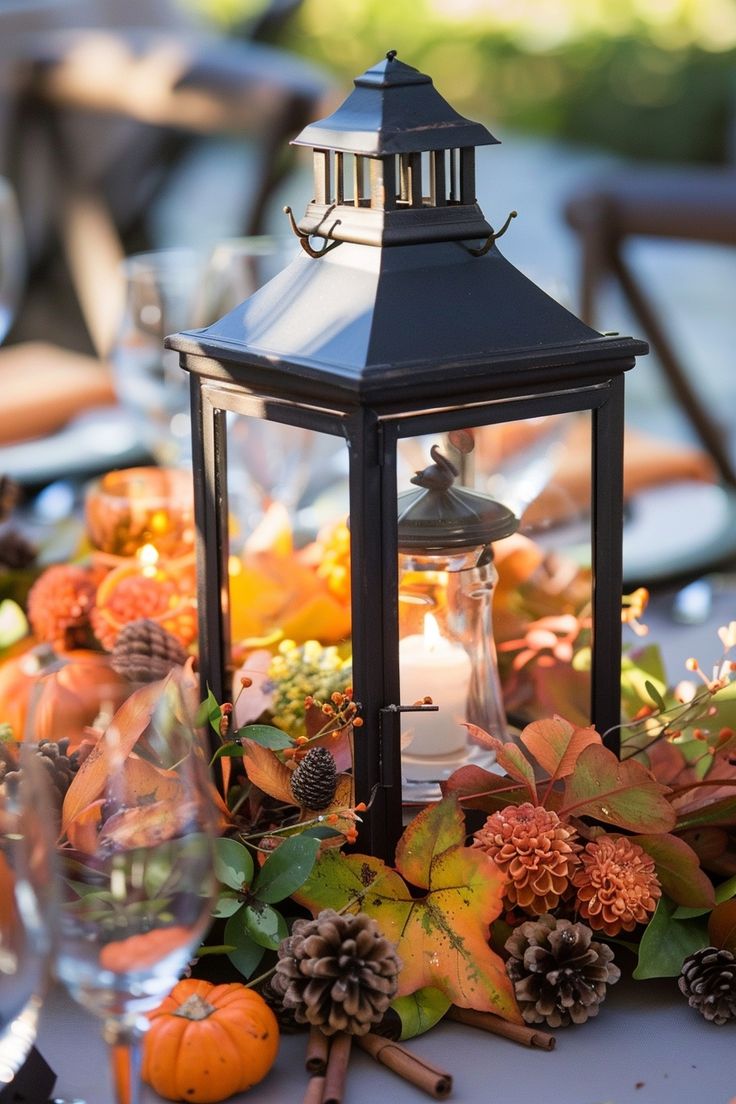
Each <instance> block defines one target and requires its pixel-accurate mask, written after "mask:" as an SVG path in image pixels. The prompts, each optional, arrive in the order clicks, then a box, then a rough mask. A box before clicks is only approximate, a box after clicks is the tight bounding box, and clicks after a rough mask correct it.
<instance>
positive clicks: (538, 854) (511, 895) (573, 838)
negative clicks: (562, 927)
mask: <svg viewBox="0 0 736 1104" xmlns="http://www.w3.org/2000/svg"><path fill="white" fill-rule="evenodd" d="M473 847H480V848H481V849H482V850H483V851H485V852H486V854H487V855H489V856H490V857H491V858H492V859H493V861H494V862H495V864H496V866H498V867H499V869H500V870H502V871H503V873H504V874H506V876H507V877H508V879H509V880H508V884H507V886H506V898H507V900H508V902H509V904H510V905H511V906H512V907H513V906H514V905H518V906H519V908H522V909H524V911H525V912H531V913H532V914H533V915H535V916H541V915H542V914H543V913H545V912H549V911H550V909H553V908H556V907H557V905H558V904H559V902H560V898H561V897H562V895H563V894H564V893H565V891H566V890H567V888H568V885H569V880H570V876H571V874H572V872H573V870H574V869H575V866H576V864H577V861H578V860H577V853H578V851H579V850H580V844H579V843H578V842H577V833H576V831H575V829H574V828H572V827H570V825H568V824H563V822H562V821H561V820H560V818H559V817H558V816H557V813H554V812H552V811H551V810H549V809H545V808H543V807H542V806H534V805H532V804H531V802H529V801H527V802H525V803H524V804H523V805H518V806H517V805H508V806H507V807H506V808H505V809H501V810H500V811H499V812H497V813H492V814H491V816H489V817H488V819H487V820H486V822H485V824H484V825H483V827H482V828H480V829H479V830H478V831H477V832H476V833H475V835H474V837H473Z"/></svg>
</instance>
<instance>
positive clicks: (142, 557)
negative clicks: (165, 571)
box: [136, 544, 158, 577]
mask: <svg viewBox="0 0 736 1104" xmlns="http://www.w3.org/2000/svg"><path fill="white" fill-rule="evenodd" d="M136 557H137V559H138V562H139V563H140V565H141V568H142V570H143V574H144V575H146V576H149V577H150V576H153V575H155V574H156V564H157V563H158V549H157V548H155V547H154V545H152V544H142V545H141V547H140V548H139V549H138V551H137V552H136Z"/></svg>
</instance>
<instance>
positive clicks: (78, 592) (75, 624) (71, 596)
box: [28, 564, 95, 652]
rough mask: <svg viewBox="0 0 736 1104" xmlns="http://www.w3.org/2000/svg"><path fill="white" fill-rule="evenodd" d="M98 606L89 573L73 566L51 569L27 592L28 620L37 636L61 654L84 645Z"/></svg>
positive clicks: (58, 566) (62, 565) (58, 565)
mask: <svg viewBox="0 0 736 1104" xmlns="http://www.w3.org/2000/svg"><path fill="white" fill-rule="evenodd" d="M94 603H95V584H94V581H93V580H92V577H91V575H90V572H89V571H87V570H86V569H85V568H83V567H75V566H74V565H73V564H56V565H54V566H53V567H48V568H47V569H46V570H45V571H44V572H43V574H42V575H39V577H38V579H37V580H36V582H35V583H34V584H33V586H32V587H31V589H30V591H29V592H28V620H29V621H30V623H31V628H32V629H33V632H34V634H35V636H36V637H37V638H38V639H39V640H41V641H43V642H44V643H46V644H50V645H51V646H52V647H53V648H56V649H57V650H58V651H62V652H63V651H67V650H69V649H70V648H75V647H79V646H80V644H83V643H85V641H86V636H87V630H88V627H89V617H90V612H91V610H92V607H93V606H94Z"/></svg>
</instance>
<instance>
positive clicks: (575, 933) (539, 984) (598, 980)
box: [505, 913, 621, 1027]
mask: <svg viewBox="0 0 736 1104" xmlns="http://www.w3.org/2000/svg"><path fill="white" fill-rule="evenodd" d="M505 948H506V951H507V952H508V953H509V955H510V956H511V957H510V958H509V960H508V962H507V963H506V972H507V974H508V975H509V977H510V978H511V981H512V982H513V984H514V992H515V994H516V999H517V1001H518V1002H519V1008H520V1010H521V1014H522V1016H523V1017H524V1019H525V1020H526V1022H527V1023H530V1024H535V1023H546V1024H548V1025H549V1027H567V1026H568V1024H570V1023H575V1024H581V1023H585V1021H586V1020H587V1019H589V1018H590V1017H591V1016H597V1015H598V1007H599V1005H600V1004H602V1002H603V1001H604V1000H605V997H606V986H607V985H614V984H615V983H616V982H617V981H618V979H619V978H620V977H621V971H620V970H619V968H618V966H616V965H615V963H614V962H613V951H612V950H611V948H610V947H609V946H608V945H607V944H605V943H596V942H594V941H593V932H592V931H591V930H590V928H589V927H587V926H586V925H585V924H573V923H572V922H571V921H570V920H557V919H555V917H554V916H550V915H549V913H547V914H546V915H544V916H540V918H539V920H527V921H525V923H523V924H520V925H519V927H518V928H516V930H515V931H514V932H513V933H512V935H510V936H509V938H508V939H507V940H506V944H505Z"/></svg>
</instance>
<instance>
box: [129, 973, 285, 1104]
mask: <svg viewBox="0 0 736 1104" xmlns="http://www.w3.org/2000/svg"><path fill="white" fill-rule="evenodd" d="M148 1018H149V1020H150V1021H151V1026H150V1029H149V1031H148V1032H147V1033H146V1036H145V1040H144V1044H143V1067H142V1074H143V1080H144V1081H145V1082H146V1084H147V1085H150V1086H151V1088H153V1089H155V1091H156V1092H157V1093H158V1094H159V1096H163V1097H165V1099H166V1100H187V1101H192V1104H216V1102H217V1101H220V1100H225V1099H227V1097H229V1096H232V1095H233V1093H238V1092H245V1090H246V1089H249V1088H250V1087H251V1086H252V1085H256V1084H257V1083H258V1082H259V1081H262V1080H263V1078H264V1077H265V1076H266V1074H267V1073H268V1071H269V1070H270V1069H271V1066H272V1065H273V1063H274V1062H275V1060H276V1054H277V1052H278V1047H279V1027H278V1023H277V1020H276V1017H275V1016H274V1014H273V1012H272V1011H271V1009H270V1008H269V1007H268V1005H267V1004H266V1002H265V1001H264V999H263V997H261V996H260V995H259V994H258V993H256V992H254V990H253V989H248V988H247V987H246V986H245V985H241V984H239V983H236V982H233V983H232V984H230V985H212V984H211V983H210V982H209V981H198V980H196V979H194V978H185V979H184V981H180V982H179V983H178V985H176V986H175V988H174V989H173V991H172V992H171V994H170V995H169V996H168V997H167V998H166V999H165V1000H164V1002H163V1004H161V1005H160V1007H159V1008H157V1009H156V1010H155V1011H154V1012H149V1014H148Z"/></svg>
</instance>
